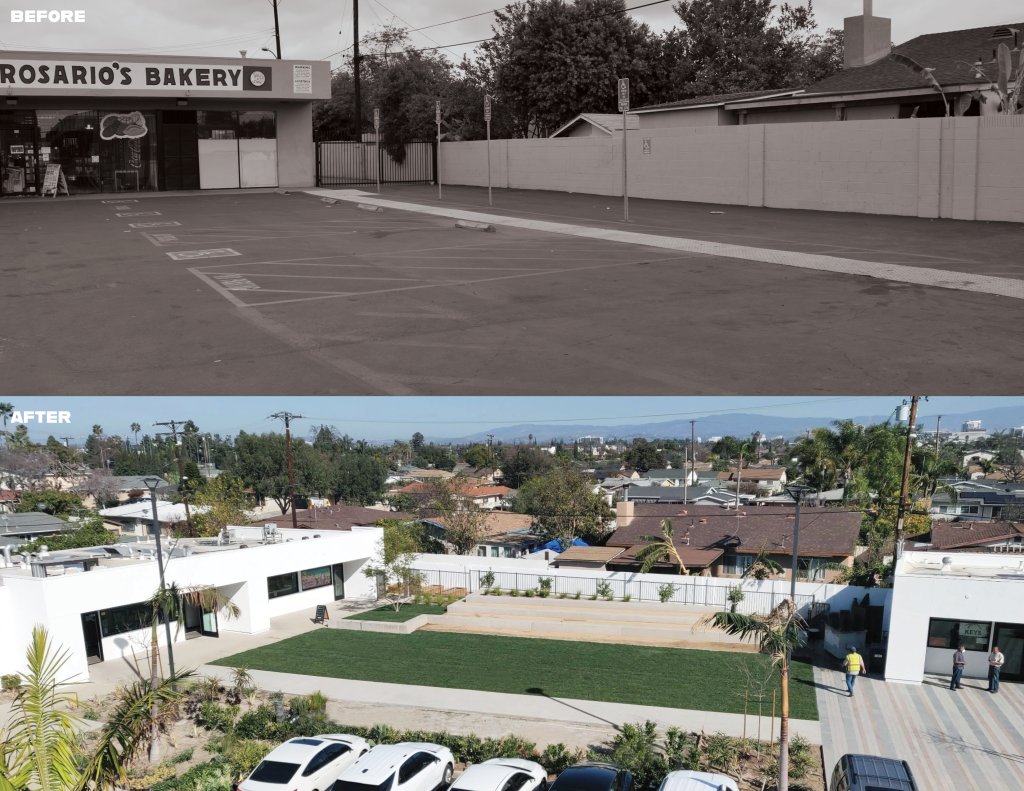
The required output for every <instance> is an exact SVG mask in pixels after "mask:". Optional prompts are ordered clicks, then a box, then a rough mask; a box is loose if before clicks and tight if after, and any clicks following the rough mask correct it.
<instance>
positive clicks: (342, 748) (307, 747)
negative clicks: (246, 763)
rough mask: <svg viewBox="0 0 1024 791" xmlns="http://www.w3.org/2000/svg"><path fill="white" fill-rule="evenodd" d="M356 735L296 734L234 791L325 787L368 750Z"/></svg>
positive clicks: (304, 790)
mask: <svg viewBox="0 0 1024 791" xmlns="http://www.w3.org/2000/svg"><path fill="white" fill-rule="evenodd" d="M369 749H370V744H369V742H367V741H366V740H365V739H361V738H360V737H358V736H349V735H348V734H344V733H326V734H323V735H322V736H299V737H296V738H294V739H289V740H288V741H286V742H285V743H284V744H281V745H278V746H277V747H275V748H274V749H273V750H271V751H270V753H269V754H268V755H267V757H266V758H264V759H263V760H262V761H260V763H259V765H258V766H257V767H256V768H255V769H253V770H252V773H251V774H250V775H249V776H248V777H247V778H246V779H245V780H243V781H242V782H241V783H239V784H238V785H237V786H236V787H235V791H327V789H329V788H330V787H331V785H332V784H333V783H334V781H335V779H337V777H338V775H339V774H341V772H342V771H344V770H345V769H346V768H348V767H349V766H351V765H352V764H353V763H354V762H355V761H356V759H358V758H359V757H360V756H361V755H363V754H364V753H366V752H368V751H369Z"/></svg>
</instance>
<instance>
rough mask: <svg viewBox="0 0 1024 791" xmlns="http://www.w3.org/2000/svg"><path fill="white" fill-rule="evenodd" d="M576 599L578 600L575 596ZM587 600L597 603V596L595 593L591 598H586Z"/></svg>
mask: <svg viewBox="0 0 1024 791" xmlns="http://www.w3.org/2000/svg"><path fill="white" fill-rule="evenodd" d="M577 598H579V597H578V596H577ZM587 598H588V599H590V600H591V601H597V594H596V593H595V594H593V595H592V596H588V597H587Z"/></svg>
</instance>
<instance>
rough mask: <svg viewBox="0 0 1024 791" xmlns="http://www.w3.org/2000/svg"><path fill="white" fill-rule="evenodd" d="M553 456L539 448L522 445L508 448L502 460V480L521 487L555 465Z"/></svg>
mask: <svg viewBox="0 0 1024 791" xmlns="http://www.w3.org/2000/svg"><path fill="white" fill-rule="evenodd" d="M554 463H555V462H554V460H553V459H552V458H551V456H550V455H549V454H547V453H545V452H544V451H542V450H540V449H539V448H534V447H530V446H523V445H520V446H518V447H516V448H506V449H505V451H504V454H503V456H502V461H501V480H502V483H504V484H505V485H506V486H508V487H510V488H512V489H519V488H521V487H522V486H523V484H525V483H526V482H527V481H529V480H530V479H531V478H535V477H537V476H538V475H542V474H544V473H545V472H547V471H548V470H550V469H551V468H552V467H553V466H554Z"/></svg>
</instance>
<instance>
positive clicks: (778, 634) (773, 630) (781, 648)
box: [702, 598, 805, 791]
mask: <svg viewBox="0 0 1024 791" xmlns="http://www.w3.org/2000/svg"><path fill="white" fill-rule="evenodd" d="M702 623H704V624H705V625H707V626H710V627H713V628H715V629H720V630H721V631H723V632H725V633H726V634H730V635H733V636H735V637H739V638H740V639H743V640H750V641H751V642H754V643H757V646H758V648H759V649H760V650H761V653H763V654H768V656H770V657H771V660H772V664H773V665H774V666H775V667H776V668H778V671H779V678H780V681H781V683H782V713H781V716H780V718H779V781H778V786H777V787H778V789H779V791H787V789H788V788H789V670H790V660H791V658H792V655H793V649H794V648H799V647H800V646H801V645H803V644H804V634H805V633H804V631H803V627H804V626H805V624H804V622H803V619H802V618H801V617H800V614H799V613H798V612H797V608H796V604H795V603H794V602H793V600H792V599H788V598H787V599H784V600H783V601H782V602H780V603H779V605H778V606H777V607H776V608H775V609H774V610H772V611H771V612H770V613H769V614H768V615H743V614H741V613H736V612H716V613H714V614H713V615H709V616H708V617H706V618H704V619H703V621H702Z"/></svg>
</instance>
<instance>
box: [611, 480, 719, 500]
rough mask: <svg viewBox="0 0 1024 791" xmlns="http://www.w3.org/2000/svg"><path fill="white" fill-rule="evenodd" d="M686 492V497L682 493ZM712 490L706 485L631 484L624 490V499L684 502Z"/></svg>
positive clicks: (703, 495)
mask: <svg viewBox="0 0 1024 791" xmlns="http://www.w3.org/2000/svg"><path fill="white" fill-rule="evenodd" d="M684 491H685V493H686V498H684V497H683V493H684ZM712 491H713V489H711V488H710V487H707V486H690V487H683V486H638V485H637V484H633V485H632V486H630V487H629V489H628V490H627V491H626V499H627V500H631V501H633V502H639V503H685V502H686V501H687V500H689V501H691V502H692V501H693V500H695V499H697V498H698V497H705V496H707V495H708V494H710V493H711V492H712Z"/></svg>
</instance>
